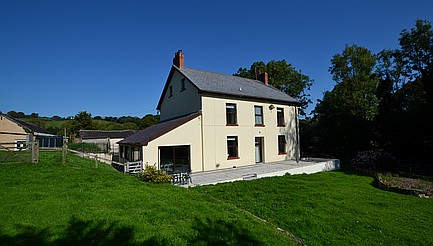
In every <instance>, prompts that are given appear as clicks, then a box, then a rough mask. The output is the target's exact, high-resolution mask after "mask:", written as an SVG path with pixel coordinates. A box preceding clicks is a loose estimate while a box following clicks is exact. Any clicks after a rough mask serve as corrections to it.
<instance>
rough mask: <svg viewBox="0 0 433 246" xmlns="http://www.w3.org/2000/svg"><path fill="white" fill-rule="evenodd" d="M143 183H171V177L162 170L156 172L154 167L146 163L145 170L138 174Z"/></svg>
mask: <svg viewBox="0 0 433 246" xmlns="http://www.w3.org/2000/svg"><path fill="white" fill-rule="evenodd" d="M138 177H139V178H140V179H141V180H143V181H144V182H151V183H171V176H170V175H168V174H167V173H166V172H164V171H163V170H158V169H157V168H156V167H155V165H153V166H150V165H148V164H147V163H146V165H145V168H144V170H143V171H141V172H140V173H139V174H138Z"/></svg>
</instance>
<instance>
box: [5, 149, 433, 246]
mask: <svg viewBox="0 0 433 246" xmlns="http://www.w3.org/2000/svg"><path fill="white" fill-rule="evenodd" d="M60 162H61V154H60V152H41V155H40V163H39V164H13V165H12V164H0V186H1V188H2V189H1V190H0V221H1V223H0V245H30V244H31V245H42V246H46V245H50V246H51V245H56V246H57V245H132V246H135V245H290V244H293V242H292V241H291V240H290V239H289V237H288V236H286V235H284V234H282V233H280V232H277V231H276V230H275V229H274V228H273V226H272V225H274V226H278V227H281V228H283V229H285V230H286V231H289V232H290V233H293V234H294V235H295V236H296V237H297V238H300V239H302V240H303V241H304V242H305V243H306V244H307V245H351V244H355V245H380V244H382V245H402V244H403V245H433V234H432V233H431V228H433V199H422V198H418V197H415V196H410V195H402V194H397V193H391V192H387V191H383V190H380V189H376V188H375V187H373V186H372V183H373V178H371V177H367V176H360V175H356V174H353V173H344V172H326V173H319V174H311V175H294V176H288V175H287V176H283V177H274V178H265V179H260V180H252V181H242V182H234V183H227V184H219V185H215V186H204V187H196V188H192V189H184V188H179V187H174V186H171V185H156V184H149V183H143V182H141V181H139V180H138V178H136V177H133V176H128V175H124V174H122V173H118V172H117V171H114V170H113V169H112V168H111V167H109V166H107V165H102V164H101V165H99V168H95V163H94V161H92V160H86V159H82V158H79V157H76V156H72V155H68V164H67V165H65V166H63V165H61V164H60ZM245 211H248V212H249V213H251V214H254V215H256V216H259V217H261V218H263V219H265V220H267V221H269V223H263V222H261V221H260V220H258V219H256V218H254V217H253V216H251V215H250V214H249V213H247V212H245Z"/></svg>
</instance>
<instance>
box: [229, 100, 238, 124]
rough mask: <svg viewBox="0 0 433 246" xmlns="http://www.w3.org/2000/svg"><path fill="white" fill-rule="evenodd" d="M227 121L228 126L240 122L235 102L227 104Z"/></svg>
mask: <svg viewBox="0 0 433 246" xmlns="http://www.w3.org/2000/svg"><path fill="white" fill-rule="evenodd" d="M226 121H227V125H228V126H237V124H238V122H237V113H236V104H235V103H227V104H226Z"/></svg>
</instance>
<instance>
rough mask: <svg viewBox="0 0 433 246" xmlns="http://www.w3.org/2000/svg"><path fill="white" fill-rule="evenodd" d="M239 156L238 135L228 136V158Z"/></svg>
mask: <svg viewBox="0 0 433 246" xmlns="http://www.w3.org/2000/svg"><path fill="white" fill-rule="evenodd" d="M237 158H239V151H238V137H237V136H233V137H227V159H237Z"/></svg>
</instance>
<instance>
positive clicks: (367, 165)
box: [352, 149, 399, 171]
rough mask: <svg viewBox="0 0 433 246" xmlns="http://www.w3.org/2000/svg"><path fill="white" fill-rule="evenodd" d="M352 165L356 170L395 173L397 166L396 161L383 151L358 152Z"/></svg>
mask: <svg viewBox="0 0 433 246" xmlns="http://www.w3.org/2000/svg"><path fill="white" fill-rule="evenodd" d="M352 163H353V166H354V167H356V168H362V169H370V170H380V171H395V170H396V168H397V167H398V166H399V165H398V161H397V159H396V158H395V157H394V156H393V155H391V154H390V153H388V152H386V151H384V150H383V149H376V150H368V151H359V152H358V155H356V157H355V158H354V159H353V160H352Z"/></svg>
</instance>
